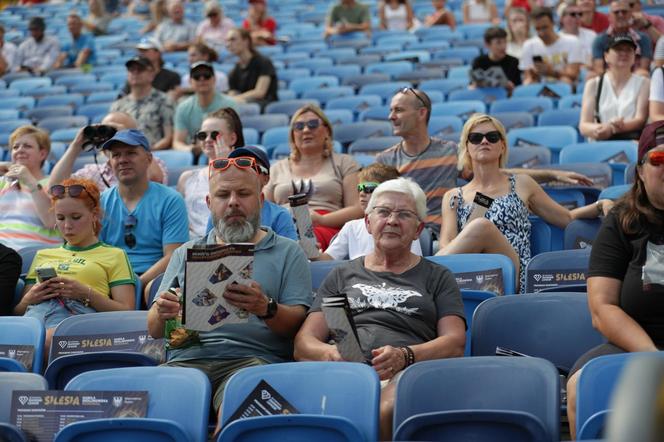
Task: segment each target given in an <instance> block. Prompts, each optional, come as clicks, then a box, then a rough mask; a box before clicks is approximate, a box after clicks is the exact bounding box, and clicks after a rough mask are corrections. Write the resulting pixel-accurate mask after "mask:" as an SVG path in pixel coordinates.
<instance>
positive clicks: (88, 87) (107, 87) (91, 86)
mask: <svg viewBox="0 0 664 442" xmlns="http://www.w3.org/2000/svg"><path fill="white" fill-rule="evenodd" d="M112 90H114V87H113V84H111V83H108V82H105V81H104V82H102V81H100V82H99V83H80V84H76V85H74V86H71V87H70V88H69V91H70V92H74V93H80V94H83V95H89V94H92V93H94V92H104V91H112Z"/></svg>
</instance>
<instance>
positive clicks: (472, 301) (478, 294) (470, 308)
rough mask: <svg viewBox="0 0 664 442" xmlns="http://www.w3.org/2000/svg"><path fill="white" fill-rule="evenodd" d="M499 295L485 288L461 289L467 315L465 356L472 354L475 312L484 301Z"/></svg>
mask: <svg viewBox="0 0 664 442" xmlns="http://www.w3.org/2000/svg"><path fill="white" fill-rule="evenodd" d="M495 296H497V295H496V294H495V293H494V292H489V291H485V290H468V289H463V290H461V299H462V300H463V313H464V315H465V316H466V327H468V328H467V329H466V349H465V351H464V354H463V355H464V356H470V353H471V352H470V342H471V335H470V332H471V330H472V323H473V314H474V313H475V309H476V308H477V306H478V305H480V304H481V303H482V302H483V301H485V300H487V299H489V298H493V297H495Z"/></svg>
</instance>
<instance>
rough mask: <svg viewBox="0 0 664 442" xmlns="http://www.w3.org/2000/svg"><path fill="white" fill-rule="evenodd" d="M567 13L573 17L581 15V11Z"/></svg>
mask: <svg viewBox="0 0 664 442" xmlns="http://www.w3.org/2000/svg"><path fill="white" fill-rule="evenodd" d="M567 15H569V16H570V17H574V18H581V17H583V12H568V13H567Z"/></svg>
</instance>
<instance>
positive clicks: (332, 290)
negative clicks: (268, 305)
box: [310, 257, 465, 359]
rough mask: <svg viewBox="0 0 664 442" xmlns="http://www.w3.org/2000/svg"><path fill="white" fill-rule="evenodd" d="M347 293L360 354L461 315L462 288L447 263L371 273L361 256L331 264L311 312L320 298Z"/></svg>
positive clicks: (408, 341) (405, 341) (425, 335)
mask: <svg viewBox="0 0 664 442" xmlns="http://www.w3.org/2000/svg"><path fill="white" fill-rule="evenodd" d="M343 294H346V296H347V297H348V302H349V304H350V307H351V311H352V313H353V318H354V320H355V325H356V327H357V334H358V337H359V340H360V346H361V347H362V351H363V352H364V355H365V357H367V358H368V359H371V350H372V349H375V348H379V347H382V346H384V345H392V346H394V347H400V346H404V345H414V344H420V343H423V342H427V341H431V340H432V339H435V338H436V337H437V336H438V333H437V327H436V326H437V323H438V320H439V319H440V318H442V317H443V316H448V315H456V316H459V317H461V318H462V319H464V321H465V316H464V313H463V301H462V300H461V292H460V291H459V287H458V286H457V284H456V280H455V279H454V275H453V274H452V272H450V271H449V270H448V269H447V268H445V267H443V266H441V265H438V264H435V263H433V262H431V261H429V260H427V259H422V260H420V262H419V263H418V264H417V265H416V266H415V267H413V268H411V269H410V270H407V271H405V272H404V273H401V274H399V275H397V274H394V273H390V272H373V271H371V270H368V269H367V268H366V267H365V266H364V257H360V258H357V259H354V260H352V261H350V262H348V263H345V264H341V265H339V266H337V267H335V268H334V269H333V270H332V271H331V272H330V274H329V275H328V276H327V278H325V280H324V281H323V283H322V285H321V286H320V288H319V289H318V293H317V295H316V298H315V299H314V304H313V306H312V307H311V310H310V312H315V311H320V304H321V300H322V298H325V297H329V296H339V295H343Z"/></svg>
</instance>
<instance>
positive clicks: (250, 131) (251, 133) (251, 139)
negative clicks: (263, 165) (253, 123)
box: [242, 119, 259, 146]
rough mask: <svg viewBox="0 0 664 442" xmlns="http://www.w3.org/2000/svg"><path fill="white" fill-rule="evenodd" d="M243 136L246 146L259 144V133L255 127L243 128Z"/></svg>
mask: <svg viewBox="0 0 664 442" xmlns="http://www.w3.org/2000/svg"><path fill="white" fill-rule="evenodd" d="M243 121H244V119H243ZM242 136H244V143H245V145H247V146H248V145H253V144H258V139H259V133H258V131H257V130H256V129H254V128H253V127H244V128H242Z"/></svg>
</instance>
